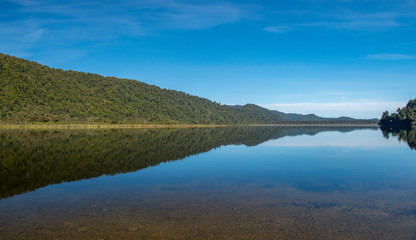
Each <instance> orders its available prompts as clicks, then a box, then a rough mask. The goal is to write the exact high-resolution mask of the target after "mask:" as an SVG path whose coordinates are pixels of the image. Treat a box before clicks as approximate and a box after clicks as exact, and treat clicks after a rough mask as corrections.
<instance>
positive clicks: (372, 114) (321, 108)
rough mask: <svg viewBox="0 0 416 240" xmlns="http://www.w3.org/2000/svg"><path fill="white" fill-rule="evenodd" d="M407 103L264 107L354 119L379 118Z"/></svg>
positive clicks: (300, 103) (286, 104)
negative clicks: (382, 114)
mask: <svg viewBox="0 0 416 240" xmlns="http://www.w3.org/2000/svg"><path fill="white" fill-rule="evenodd" d="M405 105H406V102H378V101H368V100H363V101H356V102H329V103H317V102H298V103H276V104H262V105H261V106H262V107H265V108H268V109H272V110H278V111H281V112H285V113H300V114H310V113H314V114H316V115H318V116H322V117H341V116H348V117H354V118H379V117H380V116H381V113H382V112H384V111H386V110H388V111H390V112H394V111H396V109H397V108H398V107H403V106H405Z"/></svg>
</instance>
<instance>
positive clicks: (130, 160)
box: [0, 127, 416, 239]
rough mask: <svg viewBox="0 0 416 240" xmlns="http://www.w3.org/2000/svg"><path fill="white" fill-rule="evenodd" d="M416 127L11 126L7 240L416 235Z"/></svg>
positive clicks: (4, 194)
mask: <svg viewBox="0 0 416 240" xmlns="http://www.w3.org/2000/svg"><path fill="white" fill-rule="evenodd" d="M415 139H416V134H415V131H414V130H413V131H412V130H395V131H381V130H380V129H378V128H351V127H343V128H335V127H319V128H316V127H314V128H312V127H303V128H302V127H298V128H287V127H239V128H199V129H176V130H175V129H161V130H139V129H131V130H127V129H125V130H55V131H39V130H0V150H1V151H0V180H1V184H0V239H416V151H415V150H414V149H415Z"/></svg>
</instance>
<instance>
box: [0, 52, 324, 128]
mask: <svg viewBox="0 0 416 240" xmlns="http://www.w3.org/2000/svg"><path fill="white" fill-rule="evenodd" d="M285 116H286V115H285V114H284V113H280V114H277V113H276V112H274V111H270V110H268V109H265V108H262V107H259V106H256V105H253V104H247V105H244V106H239V107H236V106H227V105H221V104H218V103H215V102H212V101H210V100H208V99H205V98H200V97H196V96H191V95H189V94H186V93H183V92H179V91H175V90H166V89H161V88H159V87H157V86H153V85H149V84H146V83H143V82H139V81H136V80H128V79H119V78H115V77H103V76H100V75H97V74H91V73H82V72H76V71H64V70H61V69H54V68H50V67H48V66H44V65H41V64H39V63H36V62H32V61H28V60H24V59H20V58H16V57H12V56H9V55H4V54H0V123H38V122H52V123H53V122H56V123H143V124H145V123H162V124H171V123H172V124H173V123H175V124H180V123H187V124H272V123H282V122H288V121H295V120H293V119H291V118H290V116H289V115H287V116H289V117H285ZM302 116H303V115H302ZM296 121H309V120H306V118H303V119H302V118H299V119H297V120H296ZM314 121H319V119H318V120H315V119H314Z"/></svg>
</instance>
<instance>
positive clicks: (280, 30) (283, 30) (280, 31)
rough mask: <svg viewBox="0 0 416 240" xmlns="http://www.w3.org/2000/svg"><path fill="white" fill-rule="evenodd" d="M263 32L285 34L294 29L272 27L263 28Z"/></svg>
mask: <svg viewBox="0 0 416 240" xmlns="http://www.w3.org/2000/svg"><path fill="white" fill-rule="evenodd" d="M263 30H265V31H268V32H274V33H284V32H287V31H290V30H294V28H292V27H288V26H270V27H265V28H263Z"/></svg>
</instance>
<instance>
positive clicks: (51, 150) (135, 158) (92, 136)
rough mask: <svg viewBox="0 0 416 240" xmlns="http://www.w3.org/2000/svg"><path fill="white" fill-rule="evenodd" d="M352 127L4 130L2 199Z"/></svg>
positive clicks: (0, 163)
mask: <svg viewBox="0 0 416 240" xmlns="http://www.w3.org/2000/svg"><path fill="white" fill-rule="evenodd" d="M353 129H356V128H353V127H342V128H338V127H337V128H334V127H297V128H296V127H290V128H286V127H263V128H262V127H218V128H181V129H166V128H165V129H94V130H88V129H52V130H34V129H30V130H24V129H0V198H5V197H8V196H12V195H15V194H20V193H23V192H26V191H32V190H35V189H37V188H40V187H44V186H47V185H49V184H54V183H60V182H63V181H75V180H80V179H85V178H92V177H98V176H101V175H103V174H107V175H109V174H117V173H125V172H131V171H136V170H139V169H143V168H146V167H149V166H154V165H157V164H159V163H162V162H166V161H172V160H178V159H182V158H185V157H187V156H190V155H194V154H198V153H202V152H207V151H209V150H211V149H213V148H218V147H221V146H224V145H229V144H245V145H247V146H254V145H257V144H260V143H262V142H264V141H267V140H269V139H276V138H280V137H284V136H295V135H300V134H309V135H314V134H316V133H318V132H321V131H334V130H337V131H351V130H353Z"/></svg>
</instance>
